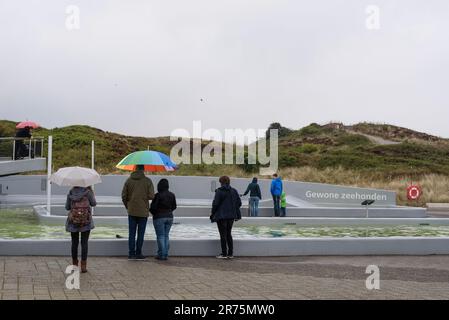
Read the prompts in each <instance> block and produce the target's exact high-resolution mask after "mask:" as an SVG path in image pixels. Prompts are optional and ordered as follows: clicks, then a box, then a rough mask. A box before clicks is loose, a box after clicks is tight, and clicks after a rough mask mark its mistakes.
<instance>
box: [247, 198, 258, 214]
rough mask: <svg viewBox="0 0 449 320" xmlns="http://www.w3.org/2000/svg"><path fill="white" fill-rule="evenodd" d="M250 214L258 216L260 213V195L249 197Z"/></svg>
mask: <svg viewBox="0 0 449 320" xmlns="http://www.w3.org/2000/svg"><path fill="white" fill-rule="evenodd" d="M248 201H249V204H248V207H249V215H250V216H251V217H257V216H258V215H259V197H249V200H248Z"/></svg>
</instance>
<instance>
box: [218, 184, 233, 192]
mask: <svg viewBox="0 0 449 320" xmlns="http://www.w3.org/2000/svg"><path fill="white" fill-rule="evenodd" d="M220 189H221V190H226V191H230V190H231V185H229V184H222V185H221V187H220Z"/></svg>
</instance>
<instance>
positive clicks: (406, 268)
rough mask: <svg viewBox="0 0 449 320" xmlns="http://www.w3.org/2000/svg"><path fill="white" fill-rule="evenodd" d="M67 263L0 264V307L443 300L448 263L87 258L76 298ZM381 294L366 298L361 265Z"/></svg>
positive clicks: (436, 259) (441, 259)
mask: <svg viewBox="0 0 449 320" xmlns="http://www.w3.org/2000/svg"><path fill="white" fill-rule="evenodd" d="M69 261H70V260H69V258H67V257H0V299H64V300H65V299H195V300H196V299H449V281H448V280H449V256H378V257H366V256H362V257H360V256H358V257H284V258H274V257H270V258H266V257H264V258H247V257H238V258H236V259H234V260H217V259H215V258H204V257H203V258H190V257H172V258H170V260H169V261H166V262H159V261H157V260H154V259H152V258H149V259H148V260H147V261H142V262H139V261H128V260H127V259H125V258H115V257H108V258H104V257H102V258H99V257H92V258H89V264H88V267H89V272H88V273H87V274H81V281H80V282H81V284H80V286H81V288H80V290H76V289H75V290H68V289H66V287H65V279H66V278H65V277H66V275H65V274H64V271H65V269H66V267H67V265H68V264H69ZM373 264H374V265H378V266H379V269H380V290H368V289H367V288H366V286H365V280H366V278H367V277H368V274H366V273H365V271H366V267H367V266H368V265H373Z"/></svg>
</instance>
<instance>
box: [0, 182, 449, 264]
mask: <svg viewBox="0 0 449 320" xmlns="http://www.w3.org/2000/svg"><path fill="white" fill-rule="evenodd" d="M127 177H128V176H125V175H124V176H117V175H111V176H103V177H102V179H103V183H102V184H99V185H97V186H95V192H96V195H97V199H98V202H99V206H98V208H96V210H95V215H94V218H95V219H96V224H101V223H105V224H113V223H117V224H123V223H126V213H125V211H124V208H123V206H122V205H121V204H120V193H121V188H122V185H123V183H124V181H125V180H126V179H127ZM162 177H166V176H153V175H152V176H150V178H151V179H152V180H153V183H154V184H155V185H156V184H157V182H158V181H159V179H160V178H162ZM166 178H168V180H169V181H170V184H171V189H172V191H173V192H175V193H176V194H177V196H178V198H180V199H183V201H187V202H189V203H186V204H185V205H180V208H179V209H178V210H177V211H176V212H175V215H176V218H175V221H177V222H178V223H191V224H192V223H194V224H197V223H209V220H208V216H209V214H210V203H211V200H212V198H213V195H214V190H215V188H216V187H217V186H218V181H217V180H218V179H217V177H184V176H168V177H166ZM249 181H250V179H237V178H232V185H233V186H234V187H235V188H237V189H238V191H239V192H240V193H243V192H244V190H245V189H246V186H247V184H248V183H249ZM269 184H270V180H268V179H262V180H260V185H261V189H262V196H263V198H264V199H263V200H268V201H267V202H263V203H262V208H261V216H262V217H259V218H252V217H251V218H250V217H245V215H246V209H245V208H243V210H242V215H243V216H244V218H243V219H242V220H241V221H239V222H238V223H240V224H245V223H250V224H256V225H257V224H262V225H270V224H276V223H278V224H279V223H284V224H285V223H291V224H300V225H381V224H385V225H394V224H399V223H403V224H411V225H413V224H415V225H416V224H421V223H434V224H438V221H434V219H430V218H426V210H425V209H424V208H409V207H399V206H396V200H395V199H396V194H395V192H391V191H385V190H375V189H362V188H350V187H342V186H333V185H325V184H316V183H302V182H290V181H285V182H284V186H285V190H286V192H287V194H288V197H289V198H288V199H287V200H288V201H287V202H288V209H287V217H286V218H271V217H270V216H271V215H272V208H271V203H270V200H271V196H270V195H269ZM0 186H1V187H0V204H2V203H3V204H4V203H6V205H8V204H9V205H13V204H15V203H17V204H22V205H25V204H28V205H34V204H36V206H34V212H35V213H36V214H37V216H38V217H39V219H41V221H42V222H43V223H57V224H62V223H63V222H64V221H65V219H66V214H67V213H66V211H65V209H64V208H63V206H62V204H63V203H64V201H65V195H66V194H67V191H68V188H63V187H58V186H53V188H52V189H53V190H52V199H53V200H54V204H55V205H54V206H52V215H51V216H48V215H47V211H46V207H44V206H42V205H38V204H43V203H44V202H45V195H46V177H45V176H12V177H2V178H0ZM369 198H373V199H375V200H376V202H375V204H374V205H373V206H372V207H371V208H370V209H369V216H370V218H366V217H365V214H366V211H365V208H363V207H362V206H361V205H360V203H361V202H362V201H363V200H364V199H369ZM181 202H182V201H181ZM244 203H246V201H245V200H244ZM265 204H266V205H265ZM264 216H265V217H264ZM442 224H445V222H444V223H443V222H442ZM155 246H156V242H155V241H154V240H146V241H145V247H144V248H145V249H144V250H145V252H144V253H145V254H147V255H150V254H153V253H154V252H155ZM219 247H220V244H219V240H218V239H212V240H211V239H184V240H172V241H171V255H174V256H214V255H216V254H217V253H218V252H219V251H220V250H219ZM235 248H236V249H235V254H236V255H237V256H295V255H388V254H410V255H425V254H449V238H442V237H387V238H385V237H382V238H380V237H370V238H335V237H329V238H288V237H283V238H272V239H236V240H235ZM127 250H128V249H127V240H126V239H111V240H99V239H98V240H97V239H93V240H91V241H90V244H89V252H90V255H93V256H95V255H98V256H126V255H127ZM69 252H70V241H69V240H0V255H50V256H51V255H62V256H65V255H68V254H69Z"/></svg>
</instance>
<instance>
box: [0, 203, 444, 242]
mask: <svg viewBox="0 0 449 320" xmlns="http://www.w3.org/2000/svg"><path fill="white" fill-rule="evenodd" d="M127 236H128V228H127V225H105V226H103V225H102V226H99V225H97V226H96V228H95V229H94V230H93V231H92V233H91V238H94V239H116V238H127ZM233 236H234V238H236V239H257V238H280V237H305V238H312V237H314V238H316V237H318V238H323V237H337V238H342V237H356V238H357V237H449V226H428V225H418V226H406V225H397V226H335V227H334V226H332V227H329V226H318V227H309V226H298V225H271V226H251V225H249V226H239V225H238V223H237V224H236V226H235V227H234V229H233ZM170 237H171V238H172V239H198V238H200V239H217V238H218V237H219V235H218V231H217V227H216V225H215V224H208V225H187V224H174V225H173V227H172V231H171V233H170ZM68 238H69V234H68V233H67V232H65V229H64V225H63V224H61V225H47V224H43V223H40V221H39V220H38V218H37V217H36V216H35V215H34V213H33V210H32V208H19V209H0V239H68ZM145 238H146V239H155V234H154V230H153V228H152V225H151V222H150V223H149V224H148V227H147V231H146V234H145Z"/></svg>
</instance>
